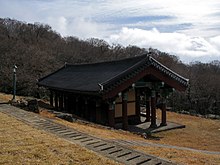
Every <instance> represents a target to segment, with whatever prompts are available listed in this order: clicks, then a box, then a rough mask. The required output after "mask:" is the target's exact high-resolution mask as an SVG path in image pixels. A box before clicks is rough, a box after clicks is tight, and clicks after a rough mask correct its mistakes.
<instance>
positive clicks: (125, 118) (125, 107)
mask: <svg viewBox="0 0 220 165" xmlns="http://www.w3.org/2000/svg"><path fill="white" fill-rule="evenodd" d="M127 101H128V95H127V93H125V92H122V120H123V129H124V130H127V129H128V105H127Z"/></svg>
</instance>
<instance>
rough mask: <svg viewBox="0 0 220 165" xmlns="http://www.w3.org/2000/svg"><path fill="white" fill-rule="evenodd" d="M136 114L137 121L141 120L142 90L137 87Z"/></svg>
mask: <svg viewBox="0 0 220 165" xmlns="http://www.w3.org/2000/svg"><path fill="white" fill-rule="evenodd" d="M135 114H136V123H140V122H141V110H140V90H139V89H135Z"/></svg>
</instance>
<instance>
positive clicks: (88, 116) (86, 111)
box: [84, 99, 91, 121]
mask: <svg viewBox="0 0 220 165" xmlns="http://www.w3.org/2000/svg"><path fill="white" fill-rule="evenodd" d="M84 104H85V118H86V120H89V121H91V120H90V115H89V107H88V100H87V99H85V101H84Z"/></svg>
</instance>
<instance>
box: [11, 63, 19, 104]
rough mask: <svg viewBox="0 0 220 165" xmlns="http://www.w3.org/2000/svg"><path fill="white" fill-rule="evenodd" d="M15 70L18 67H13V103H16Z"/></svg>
mask: <svg viewBox="0 0 220 165" xmlns="http://www.w3.org/2000/svg"><path fill="white" fill-rule="evenodd" d="M17 68H18V67H17V66H16V65H14V67H13V98H12V101H13V102H16V98H15V95H16V69H17Z"/></svg>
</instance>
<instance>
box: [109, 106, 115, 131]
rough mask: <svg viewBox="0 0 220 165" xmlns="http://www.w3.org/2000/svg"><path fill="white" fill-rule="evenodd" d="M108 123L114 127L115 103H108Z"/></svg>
mask: <svg viewBox="0 0 220 165" xmlns="http://www.w3.org/2000/svg"><path fill="white" fill-rule="evenodd" d="M108 124H109V126H110V127H113V128H114V127H115V103H114V102H110V103H109V109H108Z"/></svg>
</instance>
